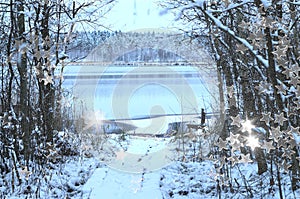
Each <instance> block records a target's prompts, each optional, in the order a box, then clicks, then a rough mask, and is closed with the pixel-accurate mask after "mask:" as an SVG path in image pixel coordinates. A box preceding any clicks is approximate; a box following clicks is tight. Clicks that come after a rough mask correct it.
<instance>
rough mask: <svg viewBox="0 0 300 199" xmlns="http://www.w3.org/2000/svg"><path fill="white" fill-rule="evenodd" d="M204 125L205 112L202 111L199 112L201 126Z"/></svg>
mask: <svg viewBox="0 0 300 199" xmlns="http://www.w3.org/2000/svg"><path fill="white" fill-rule="evenodd" d="M204 124H205V112H204V109H202V110H201V126H204Z"/></svg>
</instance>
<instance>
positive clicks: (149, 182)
mask: <svg viewBox="0 0 300 199" xmlns="http://www.w3.org/2000/svg"><path fill="white" fill-rule="evenodd" d="M159 182H160V172H159V171H155V172H150V173H145V174H142V173H139V174H134V173H126V172H123V171H118V170H115V169H112V168H109V167H103V168H98V169H96V170H95V171H94V173H93V175H92V176H91V178H90V179H89V180H88V181H87V183H86V184H85V185H84V187H83V192H84V196H85V197H84V198H90V199H98V198H109V199H124V198H130V199H140V198H143V199H161V198H162V195H161V192H160V189H159Z"/></svg>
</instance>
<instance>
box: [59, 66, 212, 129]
mask: <svg viewBox="0 0 300 199" xmlns="http://www.w3.org/2000/svg"><path fill="white" fill-rule="evenodd" d="M64 74H65V75H64V87H65V88H71V89H73V92H74V94H75V95H76V97H77V99H78V101H81V106H82V107H84V108H83V109H85V110H87V112H95V113H97V115H98V116H99V115H100V116H99V117H101V118H102V119H105V120H117V121H121V122H124V123H126V124H130V125H134V126H136V127H137V129H136V130H135V132H136V131H137V132H139V133H165V131H166V129H167V128H168V124H169V123H170V122H178V121H182V120H183V121H196V120H197V116H199V114H200V112H201V109H202V108H204V109H205V111H206V112H208V113H209V112H213V110H212V108H211V107H214V103H215V102H214V96H212V93H214V92H212V91H211V88H209V87H210V86H212V84H213V82H207V79H208V78H207V77H206V80H205V78H203V74H204V73H201V72H199V68H197V67H194V66H132V65H130V66H128V65H110V66H100V65H80V66H78V65H77V66H75V65H73V66H71V65H70V66H67V67H66V68H65V73H64ZM196 122H197V121H196Z"/></svg>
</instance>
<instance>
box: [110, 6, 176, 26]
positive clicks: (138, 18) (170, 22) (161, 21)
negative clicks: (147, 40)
mask: <svg viewBox="0 0 300 199" xmlns="http://www.w3.org/2000/svg"><path fill="white" fill-rule="evenodd" d="M156 2H157V0H117V3H116V5H115V6H114V7H113V8H112V10H111V11H110V12H109V13H108V14H107V15H106V18H107V23H108V24H106V25H111V26H110V27H111V28H112V29H113V30H122V31H132V30H136V29H144V28H172V27H174V25H176V24H177V25H178V22H175V23H174V18H175V17H174V16H172V14H170V13H169V14H165V15H160V12H161V11H162V10H163V9H162V8H160V7H158V5H157V3H156Z"/></svg>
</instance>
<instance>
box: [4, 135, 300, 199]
mask: <svg viewBox="0 0 300 199" xmlns="http://www.w3.org/2000/svg"><path fill="white" fill-rule="evenodd" d="M129 139H130V140H129V141H128V142H127V144H125V145H124V146H125V147H126V148H127V150H126V153H128V154H131V155H132V154H134V155H136V156H138V155H139V156H140V157H147V158H148V159H147V158H146V159H147V161H146V162H143V161H140V162H141V165H142V166H145V169H144V170H142V171H140V170H134V169H132V170H127V169H123V170H122V167H115V164H110V163H109V162H101V161H100V160H99V158H97V157H93V158H84V157H75V158H74V157H73V158H71V159H68V160H67V161H66V163H64V164H57V165H53V168H51V169H49V170H48V171H45V173H44V174H40V175H37V176H39V177H38V179H39V180H40V181H39V183H36V182H35V183H34V184H27V185H24V186H22V187H18V188H17V190H16V192H15V194H14V195H13V196H12V197H10V198H75V199H82V198H83V199H87V198H90V199H99V198H103V199H124V198H126V199H140V198H142V199H169V198H170V199H171V198H175V199H201V198H230V199H232V198H234V199H239V198H250V197H251V196H253V198H280V197H279V191H278V186H277V183H278V182H277V181H276V179H275V184H274V185H270V176H271V175H270V173H269V172H267V173H265V174H263V175H261V176H259V175H257V165H256V163H248V164H242V163H240V164H236V165H235V166H234V167H233V168H231V169H230V174H229V175H230V177H231V178H230V179H231V180H229V181H227V183H224V184H222V182H221V181H219V182H220V183H219V184H218V183H217V182H218V181H217V180H216V179H217V178H218V179H222V178H220V176H219V175H218V174H217V173H216V169H215V166H214V162H213V160H203V161H201V162H179V161H173V162H168V164H165V165H163V166H161V167H160V168H156V169H153V170H151V169H149V168H147V164H150V162H151V160H152V161H157V159H155V157H154V156H152V154H155V153H157V152H159V151H161V149H162V148H164V147H165V145H166V141H167V140H165V139H147V138H137V137H134V136H132V137H129ZM126 153H125V154H126ZM145 154H148V155H146V156H145ZM123 155H124V154H123ZM117 157H118V156H117ZM117 157H116V161H117V162H118V161H119V162H126V163H125V164H127V166H130V164H133V163H134V162H133V161H131V162H130V161H129V162H127V159H126V158H125V157H126V155H125V156H120V157H121V158H120V157H119V158H117ZM149 157H152V158H153V159H152V158H149ZM119 165H122V164H119ZM224 177H225V176H224ZM23 178H24V176H23ZM281 183H282V187H283V188H282V190H283V195H284V198H287V199H288V198H291V199H292V198H299V196H300V190H298V192H296V193H293V192H291V185H290V176H289V175H288V174H282V178H281ZM0 184H1V183H0ZM229 184H231V186H229ZM0 188H1V187H0ZM2 190H5V187H2V188H1V191H2ZM0 196H3V195H2V194H1V195H0ZM0 198H2V197H0ZM3 198H7V197H3Z"/></svg>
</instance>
